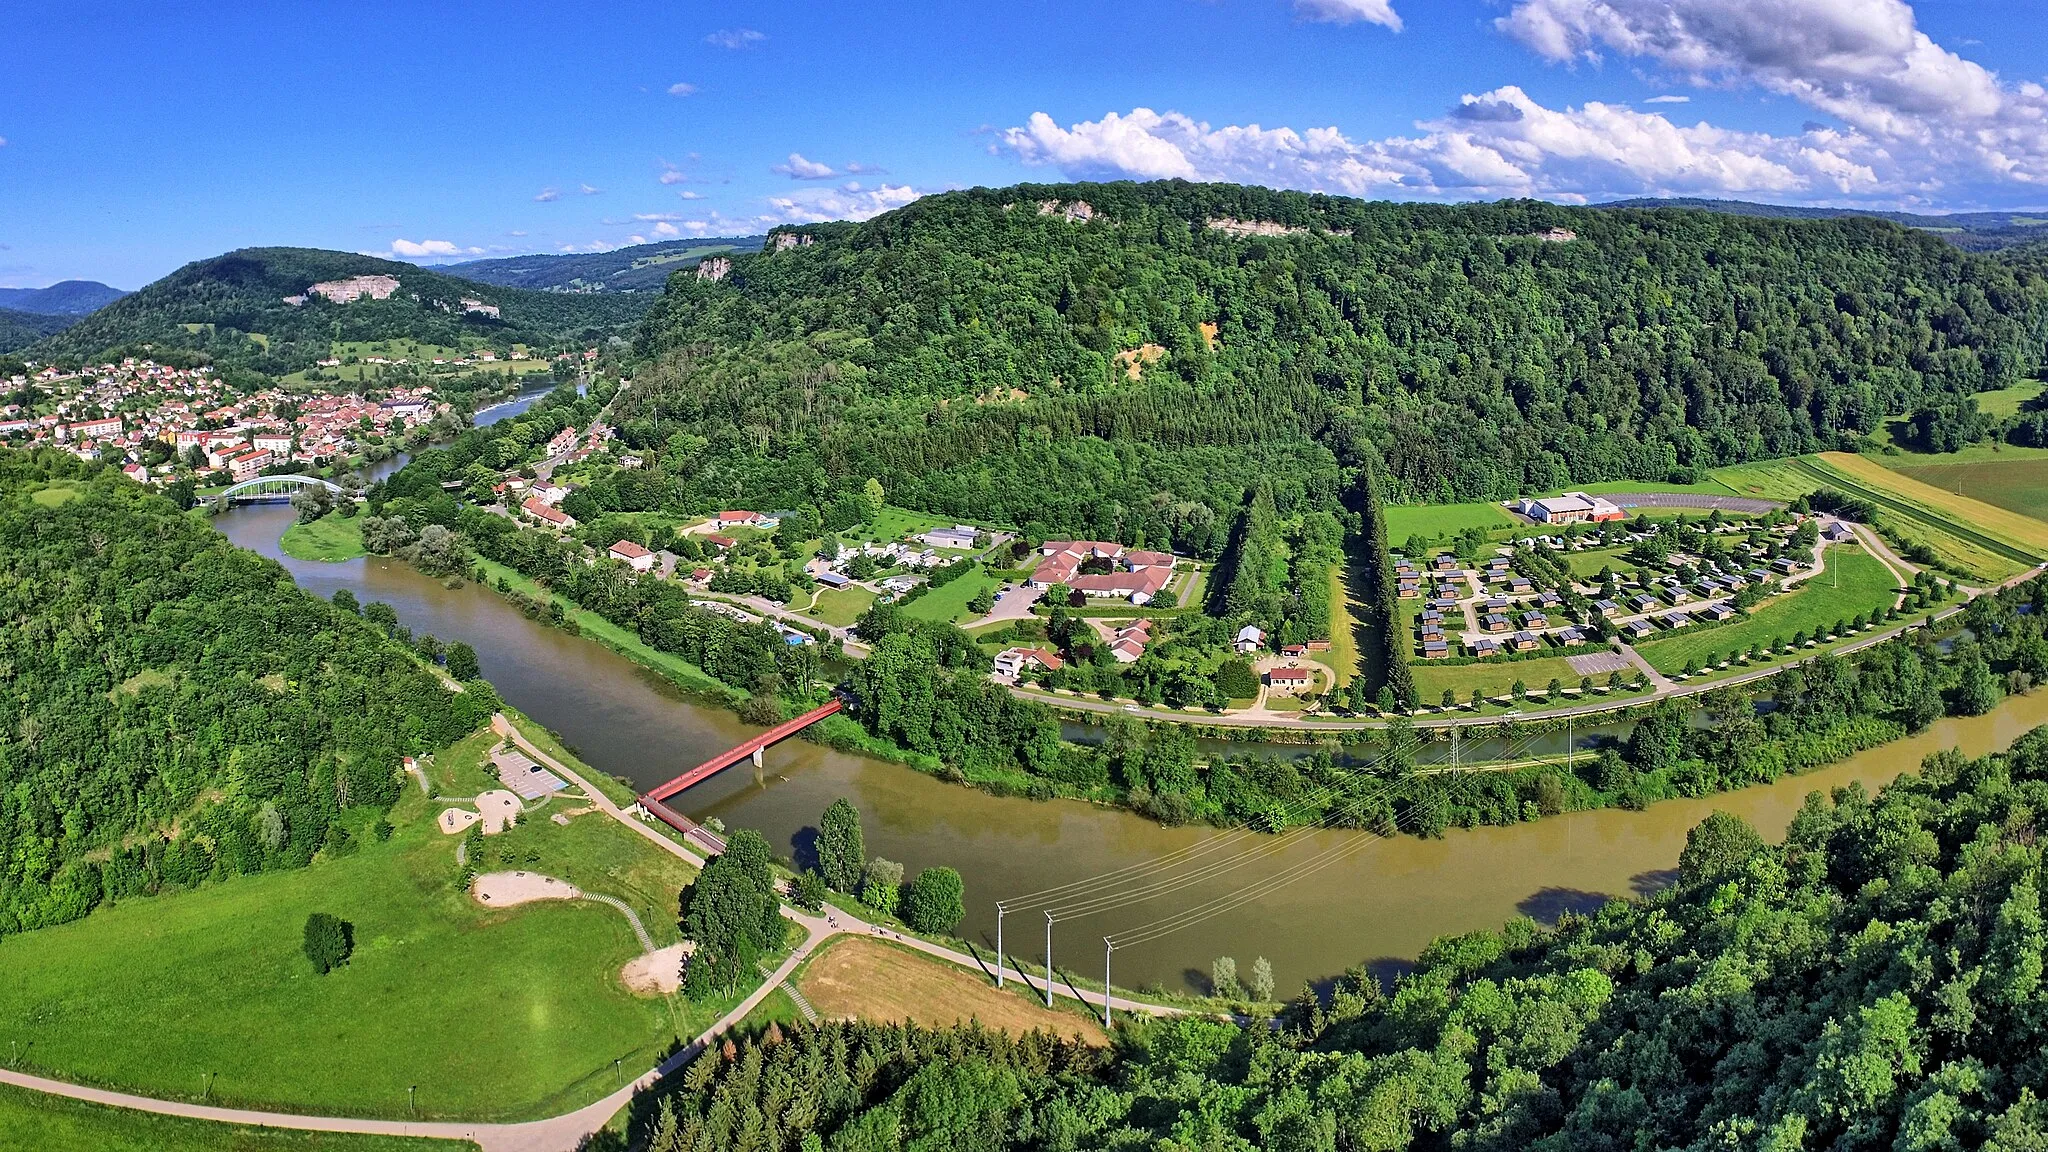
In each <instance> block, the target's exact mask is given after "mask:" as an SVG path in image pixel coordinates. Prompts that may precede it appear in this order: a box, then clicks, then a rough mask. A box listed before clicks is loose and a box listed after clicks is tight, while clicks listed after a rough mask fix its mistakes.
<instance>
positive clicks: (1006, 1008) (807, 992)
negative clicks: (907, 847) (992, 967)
mask: <svg viewBox="0 0 2048 1152" xmlns="http://www.w3.org/2000/svg"><path fill="white" fill-rule="evenodd" d="M1014 975H1015V974H1014V973H1013V974H1012V981H1011V983H1010V984H1009V985H1008V986H1006V987H1004V988H997V987H996V986H995V985H994V984H993V983H991V982H990V981H989V980H987V979H985V978H983V977H982V976H980V975H977V974H975V973H973V972H970V971H968V970H966V969H964V968H957V967H955V966H953V965H951V964H947V963H944V962H942V961H939V960H935V959H933V958H931V957H929V956H926V955H924V954H922V953H920V952H917V951H915V950H913V949H910V948H906V947H903V946H902V945H899V944H895V943H892V942H890V941H886V940H877V939H874V938H872V937H868V936H843V937H840V938H839V939H837V940H834V941H832V942H831V943H829V944H827V945H826V946H825V947H824V948H822V949H820V950H819V951H818V953H817V954H816V955H814V956H812V957H811V958H810V959H808V960H806V961H804V964H803V966H802V968H800V969H799V970H798V971H797V974H796V976H795V978H794V982H795V984H796V986H797V991H799V992H802V993H803V995H804V999H806V1000H809V1001H810V1002H811V1006H812V1007H813V1008H815V1009H817V1011H818V1014H819V1015H821V1016H825V1017H853V1016H857V1017H859V1018H861V1019H863V1020H870V1021H876V1022H884V1023H898V1022H903V1021H912V1022H915V1023H918V1024H922V1025H924V1026H926V1027H930V1028H943V1027H947V1026H950V1025H953V1024H964V1023H966V1022H968V1021H969V1020H978V1021H980V1022H981V1023H982V1024H983V1025H984V1026H985V1027H989V1028H995V1029H1000V1030H1002V1031H1004V1032H1009V1033H1012V1034H1022V1033H1025V1032H1030V1031H1032V1030H1034V1029H1043V1030H1045V1031H1049V1032H1057V1033H1060V1034H1062V1035H1066V1036H1072V1037H1077V1038H1079V1039H1082V1040H1086V1041H1088V1042H1090V1043H1093V1044H1107V1043H1108V1042H1109V1035H1108V1033H1106V1032H1104V1031H1103V1030H1102V1025H1101V1023H1100V1022H1099V1021H1098V1020H1096V1019H1095V1018H1094V1017H1093V1016H1091V1015H1089V1014H1087V1013H1086V1012H1085V1011H1084V1010H1083V1009H1081V1008H1079V1007H1076V1006H1074V1005H1073V1002H1072V1001H1067V1000H1061V1001H1059V1002H1058V1003H1059V1006H1057V1007H1053V1008H1047V1007H1046V1006H1045V1005H1044V1004H1043V1003H1041V1002H1040V1001H1038V1000H1037V999H1035V998H1034V997H1033V996H1032V995H1031V994H1030V992H1029V991H1028V990H1027V988H1026V986H1025V985H1024V983H1023V982H1022V981H1019V980H1016V979H1015V978H1014ZM778 995H779V993H778ZM786 999H787V998H785V1000H786ZM790 1008H791V1010H792V1012H793V1011H794V1009H795V1005H793V1004H792V1005H791V1006H790Z"/></svg>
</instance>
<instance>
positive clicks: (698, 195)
mask: <svg viewBox="0 0 2048 1152" xmlns="http://www.w3.org/2000/svg"><path fill="white" fill-rule="evenodd" d="M664 183H665V181H664ZM676 196H677V197H679V198H680V199H684V200H702V199H703V198H704V194H703V193H702V192H698V191H696V190H694V189H690V188H684V189H681V190H679V191H678V192H677V193H676Z"/></svg>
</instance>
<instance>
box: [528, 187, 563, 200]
mask: <svg viewBox="0 0 2048 1152" xmlns="http://www.w3.org/2000/svg"><path fill="white" fill-rule="evenodd" d="M533 198H534V199H535V200H536V201H538V202H539V203H542V204H547V203H550V202H552V201H555V200H560V199H561V198H562V193H561V192H560V191H558V190H557V189H554V188H543V189H541V190H540V191H538V192H536V193H534V194H533Z"/></svg>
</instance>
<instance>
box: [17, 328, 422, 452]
mask: <svg viewBox="0 0 2048 1152" xmlns="http://www.w3.org/2000/svg"><path fill="white" fill-rule="evenodd" d="M8 387H9V391H10V393H12V394H15V395H21V394H23V393H26V392H28V391H30V390H31V389H32V390H33V392H34V393H35V394H36V395H37V396H38V397H39V399H38V400H37V401H36V402H35V403H34V404H33V406H29V405H24V404H21V403H9V404H7V405H6V406H5V407H0V440H4V441H6V442H9V443H12V444H16V445H23V446H30V447H34V446H42V445H54V446H58V447H61V448H63V449H65V450H66V451H68V452H70V453H72V454H73V455H76V456H78V457H79V458H80V459H83V460H102V461H106V462H109V463H116V464H119V465H120V467H121V469H122V471H124V472H126V473H127V474H128V475H129V476H130V477H132V478H134V479H136V480H139V481H142V482H145V483H154V482H160V481H163V480H166V479H170V478H173V477H177V476H181V475H183V476H200V475H205V474H213V473H220V474H225V475H227V476H228V477H231V478H232V479H233V480H235V481H242V480H248V479H251V478H253V477H256V476H259V475H262V474H263V473H264V472H265V471H267V470H273V469H285V470H294V469H299V468H314V467H320V466H324V465H327V464H330V463H333V462H335V461H337V460H340V459H345V458H347V457H350V456H353V455H355V454H356V453H358V452H360V451H361V450H362V448H363V446H364V444H365V441H366V439H367V438H375V439H376V440H377V441H379V442H381V441H382V440H384V439H386V438H391V437H398V436H401V435H402V434H404V433H405V432H407V431H408V430H410V429H414V428H420V427H424V426H426V425H428V424H429V423H431V422H433V421H434V420H436V419H450V418H452V416H453V412H452V409H451V406H450V405H449V403H448V402H447V401H445V400H442V399H440V398H439V397H437V396H436V395H435V393H434V389H433V388H432V387H431V386H428V385H417V386H411V387H394V388H390V389H387V390H383V391H378V392H374V393H372V394H371V395H369V396H364V395H361V394H358V393H354V392H343V393H331V394H315V395H310V396H309V395H302V394H298V393H292V392H287V391H285V390H283V389H281V388H276V387H266V388H262V389H258V390H255V391H247V392H245V391H240V390H237V389H236V388H234V387H233V386H231V385H229V384H228V383H227V382H226V381H224V380H222V379H221V378H220V377H219V376H218V375H216V374H215V373H214V372H213V370H212V369H211V368H210V367H206V366H201V367H196V368H177V367H172V366H169V365H164V364H158V363H156V362H154V361H151V360H147V359H134V358H129V359H124V360H122V361H120V362H119V363H106V364H99V365H93V366H89V367H86V368H82V369H79V370H77V371H65V370H63V369H60V368H56V367H44V368H40V369H36V370H34V371H33V372H32V373H31V374H27V375H16V376H14V377H12V378H11V379H10V380H9V381H8Z"/></svg>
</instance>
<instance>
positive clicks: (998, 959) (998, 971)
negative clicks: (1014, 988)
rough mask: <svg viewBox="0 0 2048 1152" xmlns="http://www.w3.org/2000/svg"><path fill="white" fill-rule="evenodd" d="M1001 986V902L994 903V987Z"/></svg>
mask: <svg viewBox="0 0 2048 1152" xmlns="http://www.w3.org/2000/svg"><path fill="white" fill-rule="evenodd" d="M1002 986H1003V902H1002V901H1001V900H998V901H996V987H998V988H1001V987H1002Z"/></svg>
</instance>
